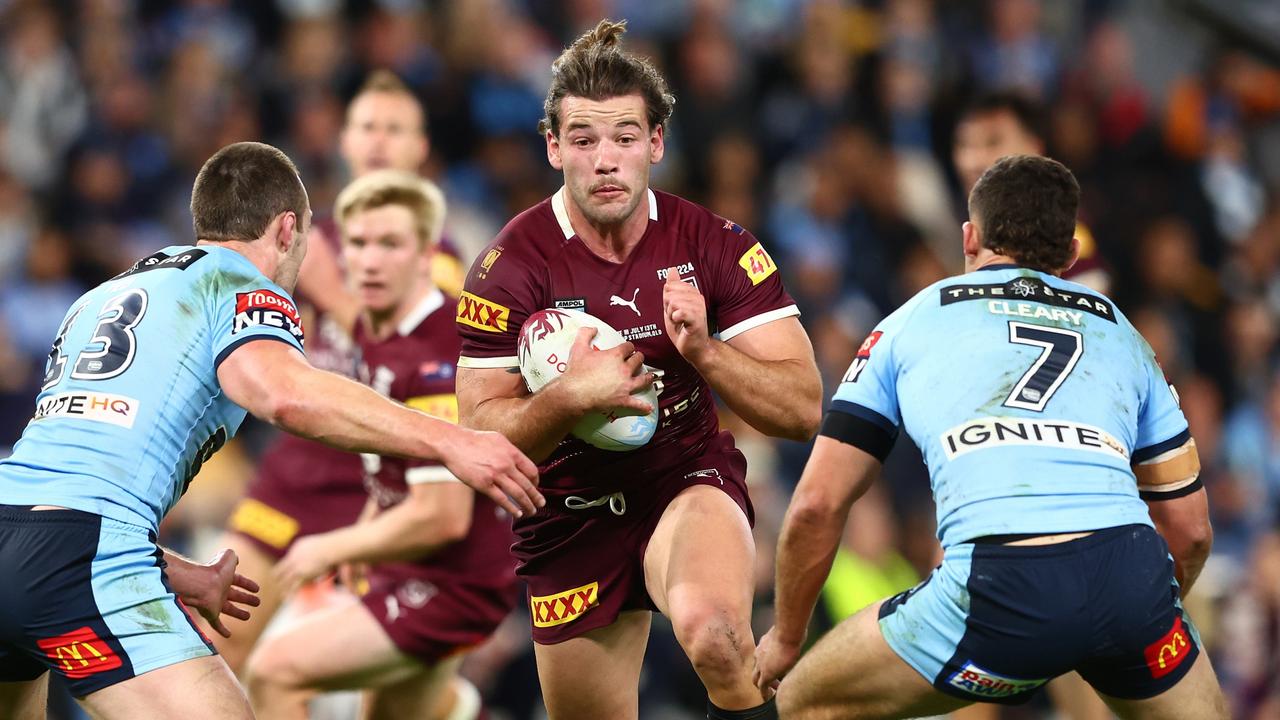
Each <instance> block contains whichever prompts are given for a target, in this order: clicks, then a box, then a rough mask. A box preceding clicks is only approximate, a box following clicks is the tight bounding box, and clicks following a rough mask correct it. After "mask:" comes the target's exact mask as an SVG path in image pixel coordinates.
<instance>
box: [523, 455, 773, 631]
mask: <svg viewBox="0 0 1280 720" xmlns="http://www.w3.org/2000/svg"><path fill="white" fill-rule="evenodd" d="M746 479H747V461H746V458H745V457H743V455H742V453H741V452H739V451H738V449H737V448H735V447H734V445H733V438H732V436H731V435H729V433H727V432H722V433H720V435H719V436H717V437H716V438H714V439H713V440H712V441H711V442H710V443H709V444H708V445H707V447H706V448H705V449H704V450H703V451H702V452H700V453H698V454H696V455H691V456H690V457H689V458H688V459H687V460H686V461H685V462H684V463H682V464H681V465H679V466H677V467H676V468H675V469H673V470H671V471H669V472H665V473H664V474H661V475H658V476H656V477H655V476H652V475H647V476H644V477H637V478H626V479H615V478H610V479H602V480H601V481H600V482H599V484H597V485H595V486H590V487H588V486H585V485H581V486H579V487H576V488H574V489H573V490H571V491H570V490H558V489H552V488H546V487H544V488H542V491H543V494H544V495H545V496H546V498H547V506H546V507H545V508H543V509H542V510H539V511H538V514H537V515H534V516H533V517H532V518H529V519H528V520H524V521H517V522H516V526H515V530H516V536H517V540H516V544H515V546H514V547H513V548H512V551H513V553H514V554H515V556H516V559H517V560H518V561H519V565H518V566H517V569H516V573H517V574H518V575H519V576H520V577H521V578H523V579H524V580H525V581H526V582H527V583H528V586H529V611H530V613H531V615H532V620H533V640H534V642H537V643H541V644H543V645H550V644H554V643H558V642H564V641H565V640H568V639H570V638H573V637H577V636H578V635H581V634H583V633H585V632H587V631H589V630H595V629H597V628H602V627H605V626H607V625H611V624H613V622H614V621H615V620H617V619H618V614H619V613H622V612H624V611H626V610H657V607H656V606H654V604H653V600H652V599H651V598H650V597H649V592H648V590H646V589H645V582H644V553H645V549H646V548H647V547H648V546H649V538H650V536H652V535H653V531H654V528H656V527H657V525H658V521H659V520H660V519H661V518H662V513H663V512H664V511H665V510H666V509H667V506H668V505H669V504H671V501H672V500H674V499H675V497H676V496H677V495H679V494H680V493H681V492H682V491H684V490H685V489H686V488H690V487H693V486H695V485H710V486H711V487H715V488H720V489H721V490H723V491H724V492H725V493H726V494H727V495H728V496H729V497H731V498H733V500H734V502H736V503H738V507H740V508H742V512H743V514H745V515H746V516H747V521H748V522H749V523H751V524H753V525H754V523H755V514H754V510H753V509H752V507H751V499H750V498H749V497H748V496H747V483H746ZM613 493H621V496H622V499H621V500H619V499H617V497H616V496H615V497H613V498H611V497H610V496H611V494H613ZM575 508H576V509H575Z"/></svg>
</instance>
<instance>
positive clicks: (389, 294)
mask: <svg viewBox="0 0 1280 720" xmlns="http://www.w3.org/2000/svg"><path fill="white" fill-rule="evenodd" d="M336 216H337V220H338V222H339V224H340V226H341V230H342V241H343V256H344V258H345V259H346V264H347V268H348V272H349V273H350V275H351V279H350V281H351V285H352V287H353V288H354V289H355V292H356V294H357V295H358V297H359V299H360V302H361V305H362V306H363V307H364V308H365V310H364V313H363V315H362V318H361V320H360V321H359V322H357V325H356V328H355V337H356V340H357V342H358V344H359V347H360V352H361V361H360V366H361V370H360V375H361V380H362V381H363V382H365V383H366V384H368V385H369V386H370V387H372V388H374V389H375V390H377V391H378V392H379V393H381V394H383V395H386V396H388V397H390V398H392V399H393V400H398V401H400V402H403V403H405V404H407V405H408V406H409V407H412V408H416V409H419V410H422V411H424V412H426V413H428V414H431V415H435V416H436V417H440V418H445V419H449V420H452V421H455V422H456V420H457V414H458V404H457V398H456V396H455V394H454V378H455V365H456V363H457V359H458V352H459V348H460V339H459V337H458V332H457V330H456V329H455V326H454V309H455V307H456V306H457V300H456V298H452V297H446V295H445V294H444V293H443V292H442V291H441V290H439V289H438V288H436V287H435V285H434V284H432V282H431V280H430V274H429V272H427V270H428V269H429V267H430V263H431V256H432V253H433V252H434V249H435V244H436V242H437V240H438V239H439V237H440V227H441V224H442V223H443V219H444V196H443V195H441V193H440V191H439V190H438V189H437V188H436V187H435V186H434V185H433V184H431V183H430V182H428V181H426V180H422V179H420V178H418V177H417V176H416V175H414V174H411V173H406V172H403V171H396V170H382V171H377V172H373V173H370V174H368V175H365V176H364V177H362V178H360V179H358V180H356V181H355V182H353V183H352V184H351V185H349V186H348V187H347V188H346V189H345V190H343V192H342V194H341V195H339V197H338V202H337V211H336ZM363 461H364V478H365V485H366V487H367V490H368V494H369V499H368V505H367V509H366V512H365V513H364V514H363V516H362V520H361V522H358V523H356V524H354V525H350V526H348V527H342V528H338V529H335V530H331V531H328V532H325V533H320V534H316V535H309V536H306V537H303V538H299V539H298V540H296V541H295V542H294V543H293V545H292V547H291V548H290V549H289V552H288V553H287V554H286V555H285V556H284V558H283V559H282V560H280V561H279V563H277V565H276V571H277V579H278V581H280V584H281V585H282V586H284V587H292V586H295V585H297V584H298V583H301V582H305V581H308V580H311V579H313V578H316V577H320V576H322V575H325V574H327V573H329V572H330V571H332V570H333V569H334V568H336V567H338V566H339V565H342V564H344V563H370V564H371V569H370V570H369V583H368V584H369V590H368V592H366V593H365V594H364V595H362V596H361V597H360V598H355V597H349V598H347V599H346V600H345V601H342V602H340V603H337V604H335V605H334V606H333V607H330V608H327V609H325V610H321V611H317V612H313V613H310V614H308V615H306V616H305V617H303V618H301V619H300V620H298V621H297V622H296V623H294V624H292V625H290V626H289V628H288V629H287V630H286V631H284V632H283V633H281V634H279V635H273V636H271V637H269V638H268V639H266V640H265V641H264V642H263V643H262V645H261V646H260V647H259V648H258V650H257V651H255V652H254V654H253V656H252V657H251V659H250V662H249V672H248V675H249V687H250V697H251V699H252V700H253V703H254V707H255V710H256V711H257V712H258V713H259V715H260V716H261V717H270V718H293V717H305V713H306V703H307V700H308V698H309V696H310V695H311V694H312V693H314V692H316V691H323V690H334V689H346V688H357V687H358V688H370V689H372V690H373V692H372V693H371V695H370V696H369V703H370V708H369V709H368V710H369V712H368V714H367V717H372V718H405V717H414V718H427V719H430V718H440V719H441V720H444V719H445V718H448V719H449V720H464V719H469V718H473V717H475V714H476V712H477V711H478V709H479V695H478V693H477V692H476V690H475V688H473V687H471V686H470V685H468V684H467V683H466V682H465V681H463V680H461V678H459V677H458V676H457V669H458V665H459V664H460V662H461V659H462V654H463V651H465V650H466V649H467V648H469V647H471V646H474V645H477V644H479V643H480V642H482V641H484V640H485V638H487V637H488V636H489V635H490V634H491V633H492V632H493V631H494V630H495V629H496V628H497V627H498V624H499V623H501V622H502V619H503V618H504V617H506V615H507V613H508V612H510V611H511V609H512V608H513V607H514V606H515V603H516V599H517V593H518V591H517V586H516V577H515V562H514V560H512V558H511V553H510V547H511V542H512V535H511V517H510V516H509V515H508V514H507V513H506V512H505V511H503V510H501V509H500V508H499V507H498V506H497V505H495V504H494V503H493V501H492V500H489V499H488V498H485V497H481V496H479V495H477V494H476V493H475V492H473V491H472V490H471V489H469V488H468V487H466V486H465V485H463V484H462V483H460V482H459V481H458V480H457V478H455V477H454V476H453V475H452V474H451V473H450V472H449V470H448V469H447V468H445V467H444V466H443V465H441V464H439V463H422V462H415V461H409V460H405V459H403V458H395V457H381V456H378V455H364V456H363Z"/></svg>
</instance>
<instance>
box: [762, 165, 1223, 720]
mask: <svg viewBox="0 0 1280 720" xmlns="http://www.w3.org/2000/svg"><path fill="white" fill-rule="evenodd" d="M1079 196H1080V188H1079V186H1078V185H1077V184H1076V181H1075V178H1074V177H1073V176H1072V175H1071V173H1070V171H1068V170H1067V169H1066V168H1065V167H1063V166H1062V165H1061V164H1059V163H1057V162H1055V161H1053V160H1049V159H1047V158H1040V157H1032V156H1027V155H1018V156H1011V157H1006V158H1003V159H1001V160H1000V161H999V162H997V163H996V164H995V165H993V166H992V167H991V168H990V169H989V170H987V172H986V173H984V174H983V176H982V178H981V179H980V180H979V181H978V183H977V185H976V186H975V187H974V189H973V191H972V193H971V194H970V196H969V218H970V222H967V223H965V224H964V254H965V267H966V270H967V271H968V272H967V273H966V274H964V275H962V276H959V277H954V278H950V279H947V280H943V281H941V282H939V283H936V284H934V285H933V286H931V287H929V288H927V289H925V290H924V291H922V292H921V293H920V294H918V295H916V296H915V297H914V298H912V299H911V300H909V301H908V302H907V303H905V304H904V305H903V306H902V307H901V308H899V309H898V310H897V311H895V312H894V313H893V314H891V315H890V316H889V317H887V318H885V320H884V321H883V322H881V323H880V325H879V326H878V327H877V328H876V330H875V331H874V332H873V333H871V335H870V337H868V338H867V339H866V341H865V342H864V343H863V344H862V347H861V349H860V350H859V351H858V353H857V356H856V358H855V359H854V361H853V364H852V365H851V366H850V367H849V371H848V372H847V373H846V374H845V376H844V378H843V381H842V382H841V384H840V387H839V389H838V390H837V391H836V393H835V398H834V400H833V402H832V404H831V408H830V411H829V413H828V415H827V418H826V420H825V421H824V423H823V429H822V431H821V434H820V436H819V437H818V440H817V444H816V445H815V447H814V450H813V454H812V455H811V456H810V458H809V462H808V464H807V466H806V467H805V471H804V474H803V476H802V477H801V480H800V485H799V487H798V488H797V489H796V492H795V495H794V496H793V498H792V501H791V507H790V508H789V509H788V511H787V517H786V521H785V523H784V527H783V532H782V537H781V539H780V540H779V548H778V560H777V563H778V565H777V566H778V571H777V617H776V621H775V625H774V628H773V629H772V630H770V631H769V633H768V634H766V635H765V636H764V638H763V639H762V640H761V642H760V648H759V650H758V652H757V655H756V657H757V659H758V660H757V667H756V678H755V679H756V682H757V684H759V685H760V686H761V688H762V689H763V688H766V687H770V686H775V685H777V683H778V680H779V679H780V678H782V677H783V676H784V675H786V678H785V679H784V680H782V682H781V686H780V688H779V695H778V698H779V701H778V708H779V713H780V715H781V716H782V717H783V718H835V717H841V718H845V717H857V718H900V717H916V716H920V715H933V714H941V713H946V712H949V711H952V710H955V709H957V708H960V707H963V706H965V705H968V704H970V703H972V702H978V701H982V702H995V703H1006V704H1012V703H1017V702H1021V701H1024V700H1026V699H1027V698H1028V697H1029V696H1030V694H1031V693H1033V692H1034V691H1035V690H1037V689H1038V688H1039V687H1041V686H1043V685H1044V684H1045V683H1047V682H1048V681H1049V680H1050V679H1052V678H1054V677H1056V676H1058V675H1061V674H1063V673H1067V672H1070V671H1072V670H1075V671H1078V672H1079V673H1080V675H1081V676H1082V677H1084V679H1085V680H1086V681H1088V682H1089V683H1090V684H1091V685H1092V686H1093V687H1094V689H1096V690H1097V691H1098V692H1099V694H1100V695H1101V696H1102V698H1103V699H1104V700H1105V701H1106V702H1107V703H1108V705H1110V706H1111V708H1112V710H1114V711H1115V712H1116V713H1117V714H1119V715H1120V716H1121V717H1123V718H1161V719H1165V718H1168V719H1170V720H1174V719H1177V720H1181V719H1182V718H1186V719H1187V720H1193V719H1194V720H1212V719H1216V718H1224V719H1225V718H1226V717H1227V709H1226V704H1225V701H1224V699H1223V697H1222V692H1221V690H1220V688H1219V687H1218V682H1217V679H1216V678H1215V677H1214V674H1213V669H1212V668H1211V667H1210V664H1209V658H1208V656H1207V655H1205V654H1203V653H1202V652H1201V651H1200V641H1199V637H1198V635H1197V633H1196V630H1195V627H1194V626H1193V625H1192V623H1191V619H1190V618H1189V617H1188V616H1187V614H1186V612H1185V610H1184V609H1183V608H1182V604H1181V602H1180V597H1181V594H1182V593H1185V592H1186V591H1187V589H1189V588H1190V587H1191V584H1192V583H1193V582H1194V581H1195V579H1196V576H1197V575H1198V574H1199V572H1200V569H1201V568H1202V567H1203V565H1204V561H1205V558H1206V557H1207V556H1208V553H1209V547H1210V545H1211V543H1212V532H1211V530H1210V528H1209V520H1208V505H1207V502H1206V500H1205V492H1204V489H1203V487H1202V484H1201V482H1200V480H1199V470H1200V465H1199V460H1198V458H1197V455H1196V450H1195V443H1194V441H1193V440H1192V439H1191V436H1190V433H1189V432H1188V428H1187V421H1186V419H1185V418H1184V417H1183V415H1182V411H1181V410H1180V409H1179V407H1178V404H1177V396H1176V395H1175V394H1174V392H1173V391H1172V389H1171V388H1170V387H1169V385H1168V384H1167V383H1166V382H1165V380H1164V376H1163V374H1162V373H1161V371H1160V368H1159V366H1158V365H1157V364H1156V361H1155V357H1154V355H1153V354H1152V352H1151V349H1150V347H1149V346H1148V345H1147V343H1146V342H1145V341H1144V340H1143V339H1142V337H1141V336H1140V335H1139V334H1138V332H1137V331H1136V330H1135V329H1134V328H1133V326H1132V325H1131V324H1130V323H1129V321H1128V320H1127V319H1126V318H1125V317H1124V316H1123V315H1122V314H1121V313H1120V312H1119V311H1118V310H1117V309H1116V307H1115V305H1114V304H1113V303H1112V302H1111V301H1110V300H1108V299H1107V298H1106V297H1103V296H1101V295H1098V294H1096V293H1094V292H1093V291H1091V290H1089V289H1088V288H1086V287H1085V286H1083V285H1078V284H1076V283H1072V282H1069V281H1066V280H1062V279H1060V278H1059V277H1058V274H1059V273H1060V272H1061V271H1062V270H1063V269H1065V268H1067V267H1070V265H1071V264H1072V262H1073V261H1074V260H1075V258H1076V255H1077V254H1078V249H1079V243H1078V241H1076V240H1075V239H1073V237H1072V229H1073V228H1074V227H1075V217H1076V206H1077V204H1078V202H1079ZM900 428H902V429H905V430H906V431H907V434H908V435H910V436H911V439H912V440H914V441H915V443H916V444H917V445H918V446H919V447H920V449H921V451H922V452H923V454H924V458H925V462H926V463H927V464H928V467H929V473H930V478H931V482H932V485H933V494H934V498H935V500H936V501H937V506H938V510H937V512H938V537H939V539H940V540H941V541H942V546H943V550H944V559H943V561H942V565H941V566H939V568H938V569H936V570H935V571H934V572H933V574H932V575H930V577H929V578H928V579H927V580H925V581H924V582H923V583H921V584H920V585H918V586H916V587H915V588H912V589H911V590H908V591H906V592H904V593H902V594H900V595H896V596H894V597H891V598H887V599H885V600H883V601H881V602H879V603H876V604H875V605H873V606H871V607H870V608H867V609H866V610H864V611H862V612H860V613H858V614H857V615H855V616H854V617H852V618H850V619H848V620H846V621H845V622H843V623H841V624H840V625H839V626H838V627H836V628H835V629H833V630H832V631H831V632H830V633H829V634H828V635H827V636H826V637H824V638H822V639H821V640H819V641H818V642H817V643H816V645H815V646H814V647H813V648H812V649H811V650H810V651H809V652H808V654H807V655H805V656H804V658H803V659H801V658H800V654H801V648H802V646H803V644H804V641H805V637H806V629H807V626H808V622H809V616H810V614H811V613H812V610H813V606H814V602H815V600H816V598H817V595H818V592H819V590H820V588H821V587H822V583H823V580H824V579H825V578H826V575H827V572H828V570H829V569H830V567H831V560H832V557H833V556H834V554H835V551H836V546H837V544H838V542H839V538H840V535H841V533H842V530H843V527H844V523H845V520H846V518H847V516H848V512H849V508H850V506H851V505H852V504H853V502H854V501H855V500H856V499H857V498H858V497H859V496H861V495H862V493H863V492H864V491H865V490H866V489H867V487H868V485H869V484H870V483H871V482H872V481H873V479H874V478H875V477H876V475H877V474H878V473H879V469H880V464H881V462H882V461H883V459H884V457H885V456H886V455H887V454H888V452H889V449H890V447H891V446H892V445H893V442H894V438H895V437H896V435H897V433H898V431H899V429H900ZM1157 530H1158V531H1159V532H1158V533H1157ZM797 660H799V662H798V664H797ZM793 666H794V669H792V668H793ZM788 671H790V672H789V673H788Z"/></svg>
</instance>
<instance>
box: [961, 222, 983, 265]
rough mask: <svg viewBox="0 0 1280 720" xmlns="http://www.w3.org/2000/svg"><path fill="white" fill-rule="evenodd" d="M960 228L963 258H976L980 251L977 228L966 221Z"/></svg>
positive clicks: (980, 242) (980, 239)
mask: <svg viewBox="0 0 1280 720" xmlns="http://www.w3.org/2000/svg"><path fill="white" fill-rule="evenodd" d="M960 228H961V229H962V230H963V234H964V256H965V257H977V256H978V252H979V251H980V250H982V234H981V233H980V232H979V231H978V226H977V225H974V224H973V223H972V222H968V221H966V222H965V224H963V225H961V226H960Z"/></svg>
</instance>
